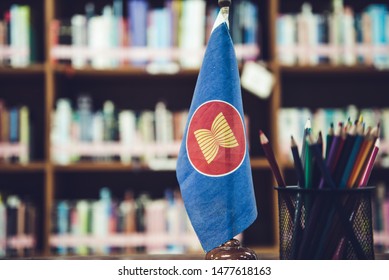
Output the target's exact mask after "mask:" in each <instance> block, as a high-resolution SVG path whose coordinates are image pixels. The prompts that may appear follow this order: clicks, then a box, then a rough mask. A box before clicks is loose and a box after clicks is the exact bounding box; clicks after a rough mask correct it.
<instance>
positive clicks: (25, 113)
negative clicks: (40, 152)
mask: <svg viewBox="0 0 389 280" xmlns="http://www.w3.org/2000/svg"><path fill="white" fill-rule="evenodd" d="M30 142H31V141H30V117H29V109H28V107H27V106H20V107H16V106H13V107H10V108H8V107H7V106H6V103H5V101H4V100H2V99H0V161H6V162H21V163H27V162H28V161H29V160H30V149H29V147H30Z"/></svg>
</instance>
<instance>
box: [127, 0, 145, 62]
mask: <svg viewBox="0 0 389 280" xmlns="http://www.w3.org/2000/svg"><path fill="white" fill-rule="evenodd" d="M147 12H148V2H147V1H146V0H128V19H129V20H128V24H129V28H128V30H129V32H130V34H129V38H131V44H132V47H146V46H147ZM133 62H134V64H135V65H139V64H140V65H142V64H144V62H145V61H139V60H137V61H133Z"/></svg>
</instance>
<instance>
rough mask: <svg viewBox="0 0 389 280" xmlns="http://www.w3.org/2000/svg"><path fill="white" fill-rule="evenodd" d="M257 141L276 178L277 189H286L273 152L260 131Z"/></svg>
mask: <svg viewBox="0 0 389 280" xmlns="http://www.w3.org/2000/svg"><path fill="white" fill-rule="evenodd" d="M259 139H260V141H261V145H262V148H263V151H264V152H265V155H266V158H267V161H268V162H269V164H270V168H271V170H272V171H273V174H274V177H275V178H276V181H277V184H278V186H279V187H283V188H285V187H286V184H285V181H284V178H283V177H282V175H281V172H280V168H279V166H278V163H277V160H276V158H275V156H274V152H273V149H272V147H271V146H270V143H269V140H268V139H267V137H266V135H265V133H263V131H262V130H260V131H259Z"/></svg>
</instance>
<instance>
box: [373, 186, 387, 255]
mask: <svg viewBox="0 0 389 280" xmlns="http://www.w3.org/2000/svg"><path fill="white" fill-rule="evenodd" d="M372 211H373V230H374V244H375V247H376V250H377V251H378V252H388V251H389V190H388V186H387V185H386V184H385V183H383V182H379V183H378V184H377V186H376V191H375V195H374V197H373V202H372Z"/></svg>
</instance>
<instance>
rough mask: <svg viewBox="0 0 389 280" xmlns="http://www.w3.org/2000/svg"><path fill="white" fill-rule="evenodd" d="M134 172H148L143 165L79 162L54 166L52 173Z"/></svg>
mask: <svg viewBox="0 0 389 280" xmlns="http://www.w3.org/2000/svg"><path fill="white" fill-rule="evenodd" d="M134 170H149V168H147V167H146V166H145V165H140V166H139V167H138V166H137V167H134V165H132V164H123V163H119V162H107V163H104V162H80V163H72V164H68V165H58V164H55V165H54V171H58V172H84V171H89V172H104V171H105V172H112V171H115V172H116V171H122V172H131V171H134Z"/></svg>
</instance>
